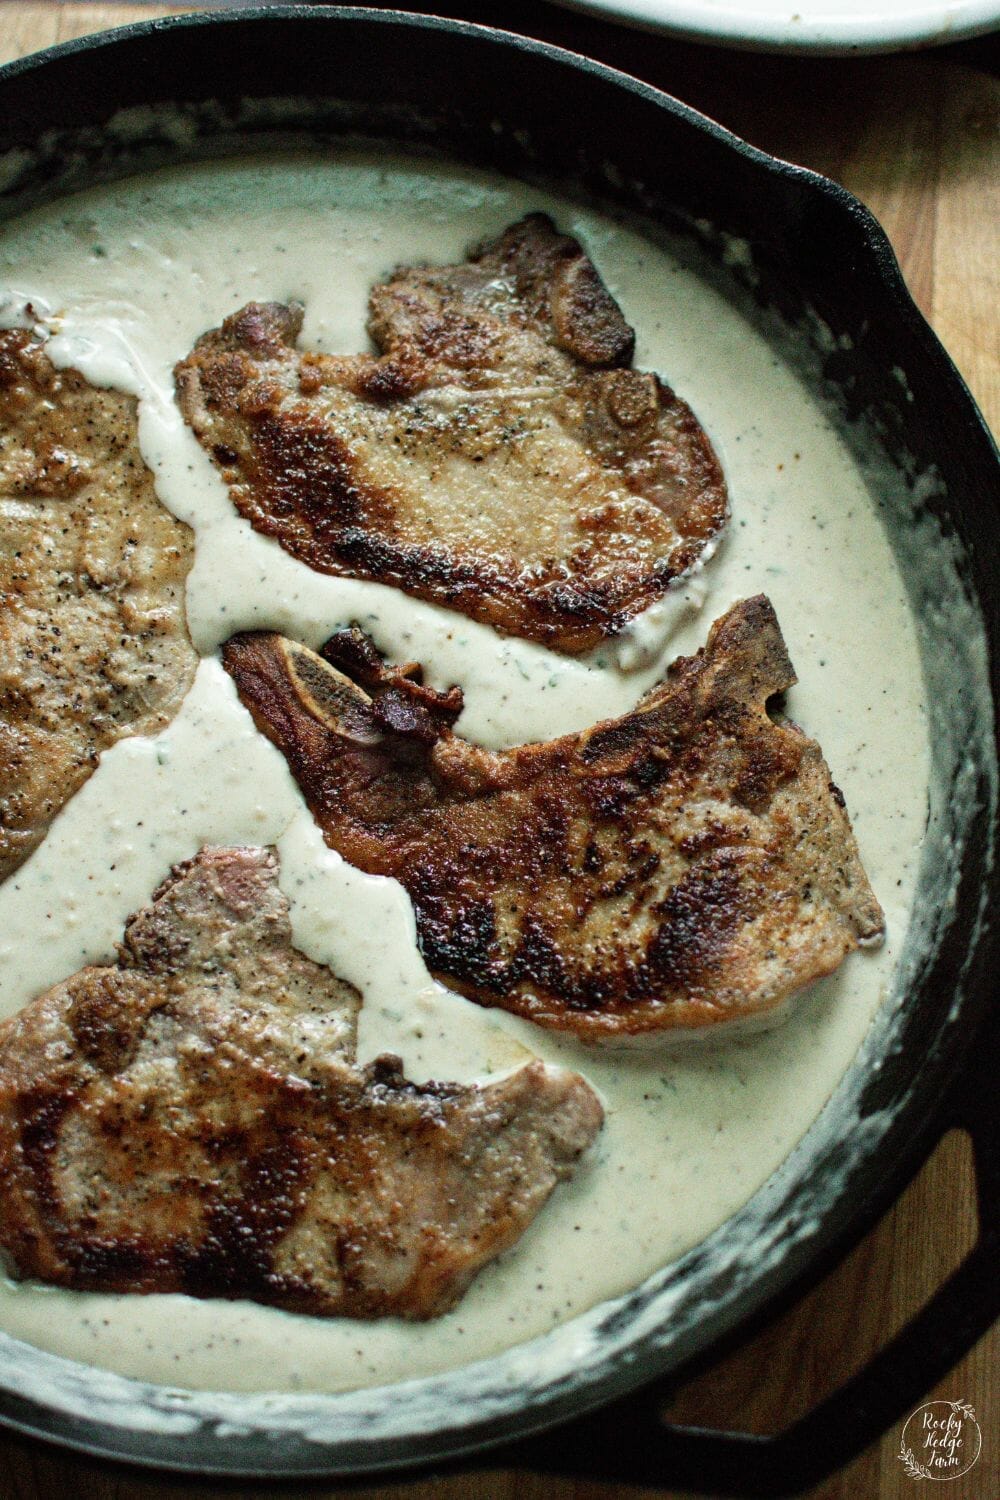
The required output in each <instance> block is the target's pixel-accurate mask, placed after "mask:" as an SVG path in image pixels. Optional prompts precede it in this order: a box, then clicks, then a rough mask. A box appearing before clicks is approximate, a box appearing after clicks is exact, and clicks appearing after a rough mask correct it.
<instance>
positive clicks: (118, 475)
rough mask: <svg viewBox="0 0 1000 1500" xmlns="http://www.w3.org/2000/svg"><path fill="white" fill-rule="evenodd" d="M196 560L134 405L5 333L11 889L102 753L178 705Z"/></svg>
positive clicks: (2, 408)
mask: <svg viewBox="0 0 1000 1500" xmlns="http://www.w3.org/2000/svg"><path fill="white" fill-rule="evenodd" d="M193 560H194V546H193V541H192V537H191V532H190V531H189V530H188V528H187V527H186V526H184V525H182V524H181V522H180V521H177V520H175V519H174V517H173V516H171V515H170V514H169V512H168V511H166V510H164V508H163V506H162V505H161V504H160V503H159V501H158V500H157V498H156V495H155V493H154V490H153V478H152V475H151V474H150V472H149V470H148V469H147V468H146V466H145V464H144V463H143V460H142V457H141V455H140V453H139V447H138V441H137V422H136V402H135V400H134V399H133V398H132V397H131V396H123V395H119V394H118V393H117V392H115V391H103V390H96V389H94V388H93V387H92V386H90V385H88V384H87V382H86V381H85V380H84V378H83V376H82V375H79V374H78V373H77V372H76V371H75V370H56V369H55V368H54V367H53V365H52V363H51V362H50V360H49V359H48V357H47V356H46V354H45V352H44V348H43V347H42V346H41V345H40V344H38V343H37V342H36V341H34V340H33V339H32V336H31V335H30V334H29V333H27V332H25V331H24V330H22V329H9V330H6V331H0V880H2V879H3V878H4V877H5V876H7V875H9V874H10V872H11V871H12V870H14V869H15V868H16V867H17V866H18V865H19V864H20V863H21V861H22V860H24V859H26V858H27V856H28V855H29V854H30V853H31V851H32V849H34V848H35V846H36V845H37V844H39V843H40V842H41V840H42V838H43V837H44V835H45V830H46V829H47V827H48V825H49V823H50V822H51V821H52V818H53V817H54V816H55V814H56V813H57V812H58V811H59V809H60V808H61V807H62V806H63V804H64V803H65V802H66V801H67V800H68V799H69V798H70V797H71V796H72V795H73V793H74V792H75V791H76V790H77V789H78V787H80V786H81V785H82V783H83V782H84V781H86V779H87V777H88V776H89V775H90V774H91V772H92V771H93V770H94V768H95V766H96V764H97V760H98V757H99V755H100V753H101V751H102V750H105V749H107V748H108V746H109V745H113V744H114V742H115V741H116V740H119V739H121V738H122V737H123V736H124V735H129V734H149V733H153V732H155V731H156V730H158V729H162V728H163V726H164V725H165V724H166V723H167V722H168V721H169V720H170V718H171V717H172V716H173V714H174V712H175V711H176V710H177V708H178V707H179V705H180V702H181V699H182V698H183V697H184V694H185V693H186V691H187V689H188V687H189V686H190V683H191V680H192V678H193V676H194V671H195V666H196V665H197V657H196V655H195V652H194V650H193V648H192V646H191V643H190V641H189V639H188V635H187V627H186V624H185V616H184V584H185V580H186V578H187V574H188V571H189V569H190V567H191V564H192V562H193Z"/></svg>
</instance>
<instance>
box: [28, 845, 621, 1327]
mask: <svg viewBox="0 0 1000 1500" xmlns="http://www.w3.org/2000/svg"><path fill="white" fill-rule="evenodd" d="M358 1004H359V996H358V994H357V992H356V991H355V990H354V989H352V988H351V986H350V985H348V984H345V983H344V982H343V981H342V980H340V979H337V978H335V977H334V975H333V974H331V972H330V971H329V969H326V968H324V967H322V966H321V965H319V964H316V963H313V962H312V961H311V960H309V959H307V958H305V957H304V956H303V955H302V954H300V953H298V952H296V950H295V949H294V948H293V947H292V945H291V929H290V925H289V917H288V903H287V901H286V900H285V898H284V896H283V895H282V893H281V891H280V889H279V887H278V881H277V861H276V858H275V856H274V854H273V853H270V852H268V851H266V850H263V849H207V850H203V851H202V852H201V854H199V855H198V857H197V858H196V859H194V860H192V861H191V862H190V863H189V864H187V865H182V866H178V868H177V869H176V870H175V871H174V872H173V874H172V875H171V876H170V878H169V879H168V880H167V881H166V882H165V883H164V884H163V885H162V886H161V887H160V889H159V890H158V891H157V892H156V894H155V896H154V897H153V902H152V905H151V906H149V907H147V908H146V909H145V910H143V911H140V912H139V913H138V914H137V915H135V916H134V917H132V918H131V919H130V921H129V923H128V925H127V927H126V929H125V937H124V941H123V943H122V944H121V946H120V950H119V957H118V962H117V963H116V964H114V965H111V966H108V967H97V968H87V969H82V970H81V971H80V972H79V973H78V974H75V975H74V976H73V977H72V978H71V979H68V980H66V981H65V982H64V983H62V984H59V985H56V987H55V988H54V989H52V990H50V991H49V992H48V993H47V994H46V995H43V996H42V997H41V998H40V999H38V1000H36V1001H35V1002H34V1003H33V1004H31V1005H29V1006H28V1007H27V1008H26V1009H25V1010H24V1011H22V1012H21V1013H20V1014H19V1015H17V1016H14V1017H13V1018H12V1019H11V1020H9V1021H7V1022H5V1023H4V1024H3V1026H2V1027H0V1246H2V1248H3V1250H4V1251H5V1252H6V1254H7V1256H8V1257H9V1258H10V1260H11V1262H12V1263H13V1265H14V1267H15V1268H16V1271H17V1272H18V1274H20V1275H22V1276H36V1277H40V1278H41V1279H42V1280H44V1281H49V1282H55V1283H57V1284H58V1285H61V1286H69V1287H76V1288H79V1289H81V1290H91V1291H93V1290H100V1291H119V1292H121V1291H128V1292H188V1293H190V1294H191V1295H193V1296H198V1297H231V1298H232V1297H249V1298H253V1299H254V1300H256V1301H259V1302H267V1303H272V1304H275V1305H276V1306H279V1307H285V1308H290V1309H294V1310H296V1311H300V1312H311V1313H321V1314H326V1315H344V1316H350V1317H357V1318H375V1317H382V1316H385V1315H387V1314H394V1315H397V1316H399V1317H404V1318H430V1317H434V1316H436V1315H437V1314H439V1313H442V1312H444V1311H446V1310H447V1309H448V1308H449V1307H451V1306H452V1304H453V1303H455V1302H456V1301H457V1300H458V1298H459V1297H461V1295H462V1293H463V1292H464V1290H465V1289H466V1287H467V1286H468V1284H469V1282H470V1281H471V1280H472V1278H473V1277H474V1276H475V1274H476V1272H477V1271H478V1270H479V1269H480V1268H481V1267H482V1266H483V1265H485V1264H486V1263H487V1262H488V1261H490V1260H492V1259H493V1258H494V1257H495V1256H496V1255H499V1254H500V1252H501V1251H503V1250H505V1249H507V1248H508V1247H509V1246H510V1245H512V1244H513V1243H514V1242H515V1241H516V1240H517V1238H518V1237H519V1236H520V1234H521V1233H522V1232H523V1230H524V1229H525V1228H526V1227H527V1225H528V1224H529V1223H530V1222H531V1220H532V1219H533V1218H534V1217H535V1215H536V1214H537V1213H538V1211H539V1210H540V1209H541V1207H542V1206H543V1204H544V1203H545V1201H546V1199H547V1198H548V1197H549V1194H550V1193H551V1192H552V1190H553V1188H554V1187H555V1185H556V1183H557V1182H558V1181H559V1180H560V1179H563V1178H566V1177H568V1176H569V1175H570V1174H571V1172H572V1170H573V1166H574V1164H575V1162H576V1161H577V1159H578V1157H579V1156H580V1154H581V1152H583V1151H584V1150H585V1148H586V1147H587V1146H588V1145H589V1144H590V1142H591V1141H592V1140H593V1138H594V1136H595V1135H596V1133H597V1131H598V1129H599V1128H600V1125H601V1118H602V1114H601V1106H600V1104H599V1103H598V1101H597V1097H596V1095H595V1094H594V1093H593V1091H592V1090H591V1089H590V1088H589V1087H588V1085H587V1084H586V1083H585V1082H584V1081H583V1079H582V1078H580V1077H578V1076H577V1075H576V1074H573V1073H567V1072H565V1071H563V1070H557V1069H551V1070H550V1069H548V1068H545V1067H544V1066H543V1065H542V1064H541V1063H538V1062H534V1063H531V1064H529V1065H528V1066H527V1067H525V1068H522V1069H521V1070H520V1071H519V1072H517V1073H514V1074H513V1075H511V1076H509V1077H507V1078H504V1079H503V1080H501V1081H499V1082H497V1083H493V1084H489V1085H486V1086H484V1087H463V1086H461V1085H458V1084H449V1083H443V1084H438V1083H434V1084H427V1085H423V1086H419V1087H418V1086H416V1085H414V1084H411V1083H407V1082H406V1080H405V1079H404V1077H403V1075H402V1071H401V1068H400V1064H399V1060H398V1058H394V1057H381V1058H378V1059H377V1060H376V1061H375V1062H373V1063H372V1064H370V1065H369V1066H368V1067H367V1068H359V1067H357V1066H356V1064H355V1062H354V1060H353V1059H354V1031H355V1018H356V1014H357V1009H358Z"/></svg>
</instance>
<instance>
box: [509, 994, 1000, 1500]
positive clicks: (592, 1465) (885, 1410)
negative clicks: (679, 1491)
mask: <svg viewBox="0 0 1000 1500" xmlns="http://www.w3.org/2000/svg"><path fill="white" fill-rule="evenodd" d="M998 1057H1000V1011H996V1012H995V1013H994V1016H993V1017H992V1018H991V1021H990V1022H989V1023H987V1024H986V1025H985V1026H983V1027H982V1028H981V1029H980V1032H979V1035H978V1036H977V1038H976V1044H975V1057H974V1058H973V1059H972V1060H971V1064H970V1065H968V1066H966V1067H965V1068H964V1069H963V1070H962V1072H961V1074H960V1076H959V1079H958V1084H957V1087H956V1088H955V1089H954V1092H953V1094H952V1098H951V1102H950V1107H948V1108H946V1109H945V1110H943V1111H942V1115H941V1128H940V1130H939V1132H938V1138H940V1136H941V1135H943V1134H944V1133H945V1131H946V1130H948V1129H951V1128H952V1127H953V1126H956V1125H957V1126H960V1127H963V1128H964V1129H966V1130H967V1131H968V1132H969V1134H970V1136H971V1138H972V1143H973V1149H974V1154H975V1165H976V1185H977V1194H978V1202H979V1239H978V1241H977V1243H976V1246H975V1248H974V1249H973V1250H972V1251H971V1252H970V1253H969V1255H968V1256H967V1257H966V1258H965V1260H964V1261H963V1262H962V1264H961V1265H960V1266H959V1267H958V1268H957V1270H955V1271H954V1272H953V1273H952V1274H951V1276H949V1277H948V1279H947V1280H946V1281H945V1282H944V1283H943V1284H942V1286H941V1287H939V1289H938V1291H937V1292H936V1293H935V1294H934V1296H933V1297H932V1298H931V1300H930V1301H929V1302H928V1303H927V1304H926V1306H925V1307H924V1308H923V1309H922V1310H921V1311H920V1312H919V1313H917V1315H916V1316H915V1317H914V1318H913V1319H911V1321H910V1322H909V1323H908V1324H906V1326H905V1327H904V1328H902V1329H901V1330H900V1332H899V1333H898V1334H897V1335H896V1336H895V1337H894V1338H893V1339H892V1340H891V1341H890V1342H889V1343H888V1344H887V1345H886V1346H885V1347H884V1348H883V1349H882V1350H880V1352H879V1353H878V1354H876V1355H875V1356H874V1358H873V1359H872V1360H871V1361H870V1363H869V1364H868V1365H866V1366H865V1368H864V1369H862V1370H860V1371H859V1372H858V1373H857V1374H856V1375H854V1376H852V1378H851V1379H850V1380H848V1381H847V1382H846V1384H844V1385H843V1386H841V1387H840V1388H839V1390H837V1391H835V1392H834V1393H833V1395H831V1396H829V1397H827V1398H826V1399H825V1400H824V1401H822V1402H821V1403H820V1404H819V1405H818V1406H816V1407H815V1408H814V1409H813V1410H812V1411H811V1412H810V1413H809V1414H808V1415H807V1416H805V1417H803V1418H801V1419H800V1420H799V1421H798V1422H796V1423H795V1424H794V1426H792V1427H790V1428H788V1429H787V1430H786V1431H785V1432H783V1433H781V1434H780V1435H778V1436H775V1437H759V1436H756V1435H754V1434H751V1433H746V1432H725V1431H714V1430H711V1429H705V1428H693V1427H683V1426H676V1425H673V1424H671V1423H668V1422H665V1421H663V1419H662V1417H661V1410H662V1406H663V1404H664V1401H665V1400H666V1397H667V1395H668V1394H669V1387H665V1386H663V1385H653V1386H651V1387H649V1388H647V1389H645V1390H642V1391H639V1392H637V1393H635V1394H633V1395H631V1396H629V1397H627V1398H625V1399H624V1400H621V1401H619V1402H616V1403H614V1404H613V1405H611V1406H607V1407H604V1408H602V1409H601V1410H599V1411H596V1412H590V1413H588V1414H586V1415H585V1416H583V1417H579V1418H576V1419H574V1420H572V1421H570V1422H568V1423H565V1424H563V1425H562V1426H559V1427H556V1428H553V1429H550V1430H549V1431H546V1432H543V1433H540V1434H537V1435H535V1436H533V1437H530V1438H527V1439H524V1440H521V1441H520V1442H518V1443H516V1444H514V1445H512V1446H510V1447H505V1448H504V1449H502V1450H499V1451H498V1450H495V1449H494V1450H492V1452H489V1453H485V1454H484V1455H483V1462H484V1464H486V1463H488V1464H489V1466H490V1467H497V1468H499V1467H515V1468H522V1469H530V1470H532V1471H534V1472H541V1473H548V1474H559V1475H572V1476H575V1477H586V1478H589V1479H603V1480H606V1481H610V1482H618V1483H624V1484H633V1485H648V1486H652V1487H663V1486H667V1485H670V1486H678V1485H679V1486H681V1487H683V1488H687V1489H695V1490H700V1491H708V1492H711V1493H713V1494H717V1495H727V1494H728V1495H746V1496H757V1495H760V1496H780V1495H795V1494H799V1493H800V1492H801V1491H802V1490H805V1489H807V1488H809V1487H811V1486H812V1485H814V1484H817V1483H818V1482H820V1481H821V1480H823V1479H824V1478H826V1477H827V1476H828V1475H829V1474H832V1473H833V1472H835V1471H836V1470H838V1469H840V1468H842V1467H843V1466H844V1465H845V1464H847V1463H849V1462H850V1461H851V1460H852V1459H853V1458H855V1457H856V1456H857V1455H858V1454H859V1453H860V1452H861V1451H862V1450H863V1449H864V1448H866V1447H867V1446H868V1445H869V1443H872V1442H874V1441H875V1439H876V1438H878V1437H879V1436H880V1435H881V1434H882V1433H883V1432H885V1431H886V1429H887V1428H889V1427H891V1426H892V1425H893V1424H894V1423H895V1422H898V1421H899V1420H900V1419H901V1418H902V1417H904V1416H907V1415H909V1413H910V1412H911V1411H912V1410H913V1409H914V1408H915V1407H916V1406H918V1405H919V1404H920V1402H921V1400H922V1399H923V1398H924V1397H925V1396H926V1393H927V1392H928V1391H929V1390H931V1389H932V1388H933V1387H934V1386H935V1385H936V1384H937V1382H938V1381H939V1380H940V1379H941V1378H942V1377H943V1376H944V1375H945V1374H947V1372H948V1371H949V1370H950V1369H951V1368H952V1367H953V1366H954V1365H955V1364H956V1363H957V1362H958V1360H959V1359H960V1358H961V1357H962V1356H963V1355H964V1354H965V1353H966V1351H967V1350H968V1349H970V1348H971V1347H972V1345H973V1344H974V1343H976V1341H977V1340H978V1339H979V1338H980V1336H981V1335H982V1334H983V1333H985V1332H986V1330H987V1329H988V1328H989V1327H990V1326H991V1324H992V1323H993V1321H994V1319H995V1318H997V1317H998V1316H1000V1277H998V1275H997V1266H998V1265H1000V1128H998V1117H997V1111H996V1106H995V1104H994V1099H995V1097H996V1094H995V1087H996V1079H995V1071H996V1060H997V1058H998Z"/></svg>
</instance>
